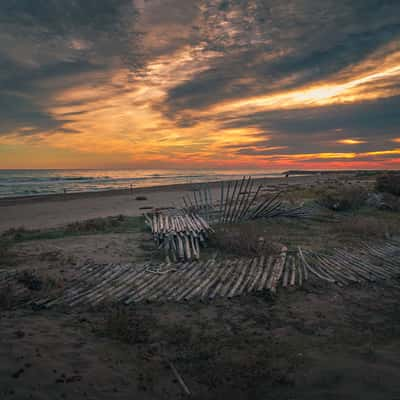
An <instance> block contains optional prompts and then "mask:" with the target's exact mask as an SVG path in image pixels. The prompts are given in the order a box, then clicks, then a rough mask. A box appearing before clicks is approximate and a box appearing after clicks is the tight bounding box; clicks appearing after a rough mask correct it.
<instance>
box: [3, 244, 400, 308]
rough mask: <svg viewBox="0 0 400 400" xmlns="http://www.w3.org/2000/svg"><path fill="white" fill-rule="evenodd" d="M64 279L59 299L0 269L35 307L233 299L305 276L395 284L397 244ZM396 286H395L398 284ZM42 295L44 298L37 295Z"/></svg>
mask: <svg viewBox="0 0 400 400" xmlns="http://www.w3.org/2000/svg"><path fill="white" fill-rule="evenodd" d="M75 271H76V273H75V275H74V277H73V279H71V280H67V281H66V282H65V285H64V289H63V290H62V294H61V295H57V296H49V297H47V298H42V297H41V292H40V291H31V290H29V289H28V288H26V287H25V286H24V284H23V283H22V282H21V280H20V279H18V277H19V276H20V275H21V273H20V272H18V271H16V270H13V271H11V270H6V271H0V290H4V289H5V288H7V287H8V286H12V287H13V288H14V292H13V295H14V296H17V295H19V296H20V298H21V299H24V300H25V302H28V301H29V302H30V304H32V305H34V306H37V307H52V306H60V305H64V306H69V307H73V306H96V305H99V304H102V303H123V304H127V305H128V304H132V303H140V302H150V301H155V302H167V301H189V300H212V299H214V298H216V297H225V298H233V297H236V296H239V295H244V294H245V293H254V292H262V291H269V292H271V293H275V292H276V291H277V290H278V288H281V289H286V288H299V287H302V286H303V284H304V282H305V281H307V280H308V279H310V278H313V279H314V280H316V281H318V280H322V281H325V282H329V283H332V284H337V285H339V286H344V285H351V284H357V283H361V282H387V283H388V284H389V285H392V286H399V284H398V281H397V279H398V278H399V277H400V242H399V241H396V240H390V241H387V242H385V243H382V244H375V245H370V244H368V243H362V244H361V247H360V249H358V250H357V252H350V251H347V250H343V249H334V251H332V252H331V254H324V253H317V252H312V251H310V250H305V249H302V248H298V249H297V250H296V251H288V249H287V248H286V247H282V249H281V252H280V253H279V254H276V255H274V256H273V255H270V256H261V257H255V258H236V259H230V260H215V259H211V260H205V261H188V262H183V263H179V264H168V263H163V264H160V265H157V266H149V265H143V264H142V265H132V264H124V265H121V264H101V265H99V264H93V263H86V264H84V265H82V266H81V267H79V268H77V269H76V270H75ZM399 287H400V286H399ZM42 296H43V295H42Z"/></svg>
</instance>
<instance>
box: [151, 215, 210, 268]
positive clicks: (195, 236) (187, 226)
mask: <svg viewBox="0 0 400 400" xmlns="http://www.w3.org/2000/svg"><path fill="white" fill-rule="evenodd" d="M145 219H146V222H147V224H148V226H149V227H150V229H151V231H152V234H153V239H154V240H155V242H156V243H157V244H158V246H159V247H160V248H162V249H163V250H164V254H165V260H166V262H167V263H169V262H170V261H171V260H172V261H173V262H177V261H178V260H187V261H190V260H198V259H199V258H200V246H201V245H202V244H204V243H205V241H206V239H207V238H208V234H209V232H211V231H212V228H211V227H210V225H209V224H208V222H207V221H206V220H205V219H204V218H203V217H202V216H200V215H197V214H195V213H192V214H187V213H184V212H182V213H179V212H176V213H174V214H172V213H167V214H163V213H154V214H152V215H147V214H146V215H145Z"/></svg>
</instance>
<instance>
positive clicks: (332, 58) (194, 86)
mask: <svg viewBox="0 0 400 400" xmlns="http://www.w3.org/2000/svg"><path fill="white" fill-rule="evenodd" d="M205 3H206V4H207V7H205V10H206V11H205V12H204V18H203V22H202V25H201V27H202V29H203V32H204V40H205V43H206V45H205V47H204V49H205V51H207V50H208V49H210V48H212V49H214V50H217V51H220V52H221V53H222V54H223V57H220V58H218V59H215V61H214V62H213V63H211V64H210V68H209V69H208V70H206V71H203V72H200V73H199V74H198V75H197V76H195V77H194V78H193V79H192V80H191V81H188V82H183V83H181V84H179V85H177V86H176V87H174V88H171V90H170V91H169V94H168V100H167V101H168V105H169V107H170V108H171V110H173V112H175V113H177V112H180V111H182V110H188V109H189V110H193V109H194V110H196V109H198V108H205V107H208V106H210V105H212V104H216V103H218V102H221V101H226V100H229V99H239V98H242V97H249V96H256V95H259V94H264V95H268V94H273V93H276V92H279V91H282V90H287V89H291V88H295V87H298V86H300V85H305V84H311V83H313V82H319V81H321V80H323V79H326V78H328V77H329V76H331V75H332V74H338V73H339V72H341V71H343V70H345V69H346V68H348V67H351V66H353V65H356V64H357V63H360V62H361V61H362V60H364V59H365V58H367V57H368V56H369V55H371V54H373V53H374V52H377V51H378V50H379V49H381V50H384V49H385V46H387V45H388V44H391V43H396V40H398V39H399V38H400V23H399V21H398V18H397V17H396V15H398V14H399V13H400V3H398V2H377V1H375V0H368V1H365V2H362V3H354V2H353V3H349V2H347V1H336V0H335V1H333V0H332V1H324V2H321V1H317V0H310V1H303V0H291V1H288V2H284V3H282V2H281V1H279V0H276V1H275V0H272V1H261V0H260V1H250V0H248V1H224V2H212V1H207V2H205ZM221 5H222V6H221ZM397 50H399V48H398V47H397ZM393 51H394V49H393V48H386V52H388V54H390V52H393ZM385 55H387V54H385V52H384V51H381V53H380V54H379V59H381V60H382V58H384V57H385ZM349 73H351V71H345V73H344V74H343V77H345V76H346V74H349Z"/></svg>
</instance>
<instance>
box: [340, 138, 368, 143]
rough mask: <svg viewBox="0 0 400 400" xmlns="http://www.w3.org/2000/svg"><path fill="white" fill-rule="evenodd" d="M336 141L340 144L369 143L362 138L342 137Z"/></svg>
mask: <svg viewBox="0 0 400 400" xmlns="http://www.w3.org/2000/svg"><path fill="white" fill-rule="evenodd" d="M336 143H339V144H363V143H367V142H366V141H365V140H360V139H340V140H337V141H336Z"/></svg>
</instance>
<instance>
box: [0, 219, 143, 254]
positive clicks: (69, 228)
mask: <svg viewBox="0 0 400 400" xmlns="http://www.w3.org/2000/svg"><path fill="white" fill-rule="evenodd" d="M144 228H145V227H144V222H143V218H141V217H126V216H123V215H119V216H116V217H107V218H95V219H89V220H86V221H77V222H73V223H71V224H68V225H66V226H65V227H61V228H53V229H43V230H42V229H26V228H24V227H19V228H12V229H9V230H7V231H5V232H3V234H2V235H1V236H0V243H3V242H4V243H7V244H8V246H10V245H11V244H12V243H18V242H24V241H28V240H46V239H60V238H63V237H67V236H79V235H91V234H99V233H128V232H139V231H142V230H144ZM0 255H1V253H0Z"/></svg>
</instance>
